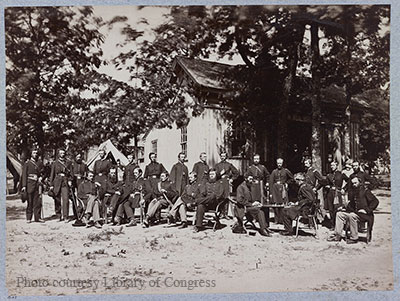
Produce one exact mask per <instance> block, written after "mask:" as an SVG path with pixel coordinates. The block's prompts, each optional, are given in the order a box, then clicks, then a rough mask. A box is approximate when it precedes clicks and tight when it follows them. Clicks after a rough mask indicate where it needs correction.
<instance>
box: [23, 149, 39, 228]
mask: <svg viewBox="0 0 400 301" xmlns="http://www.w3.org/2000/svg"><path fill="white" fill-rule="evenodd" d="M42 175H43V163H42V161H41V160H39V156H38V149H37V148H34V149H33V150H32V153H31V158H30V159H29V160H27V161H26V162H25V163H24V166H23V169H22V179H21V186H22V188H21V192H22V193H25V192H26V193H27V196H28V204H27V207H26V222H27V223H31V221H32V215H33V217H34V221H35V222H37V223H44V220H42V219H41V211H42V202H41V200H40V197H39V185H40V184H41V181H42Z"/></svg>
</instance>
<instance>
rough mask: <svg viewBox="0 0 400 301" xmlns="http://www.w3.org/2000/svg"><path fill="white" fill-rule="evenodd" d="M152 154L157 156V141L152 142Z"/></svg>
mask: <svg viewBox="0 0 400 301" xmlns="http://www.w3.org/2000/svg"><path fill="white" fill-rule="evenodd" d="M151 152H152V153H155V154H156V155H157V139H156V140H153V141H151Z"/></svg>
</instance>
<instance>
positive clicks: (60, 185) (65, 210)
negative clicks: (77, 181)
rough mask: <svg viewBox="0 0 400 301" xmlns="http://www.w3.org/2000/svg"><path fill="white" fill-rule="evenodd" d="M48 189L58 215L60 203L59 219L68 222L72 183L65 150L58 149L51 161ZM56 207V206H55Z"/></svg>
mask: <svg viewBox="0 0 400 301" xmlns="http://www.w3.org/2000/svg"><path fill="white" fill-rule="evenodd" d="M50 185H51V186H50V189H51V190H53V192H54V196H55V200H56V214H57V215H60V211H59V209H58V208H59V207H58V206H60V205H61V216H60V221H63V220H64V221H65V222H66V223H67V222H69V220H68V214H69V187H68V186H71V185H72V176H71V172H70V170H69V164H68V163H67V161H66V158H65V150H64V149H59V151H58V158H57V160H56V161H54V162H53V165H52V168H51V173H50ZM57 207H58V208H57Z"/></svg>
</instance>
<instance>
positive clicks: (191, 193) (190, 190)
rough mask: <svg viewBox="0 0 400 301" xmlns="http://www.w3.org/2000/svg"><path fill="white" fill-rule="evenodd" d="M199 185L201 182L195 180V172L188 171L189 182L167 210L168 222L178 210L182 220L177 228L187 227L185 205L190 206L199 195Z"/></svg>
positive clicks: (170, 221) (171, 220)
mask: <svg viewBox="0 0 400 301" xmlns="http://www.w3.org/2000/svg"><path fill="white" fill-rule="evenodd" d="M200 186H201V184H200V183H198V181H197V173H196V172H194V171H192V172H191V173H189V184H188V185H186V186H185V189H184V190H183V193H182V196H181V197H179V198H178V199H177V200H176V202H175V204H174V206H172V208H171V210H170V211H169V214H168V223H172V222H173V221H174V219H175V217H176V214H177V213H178V212H179V216H180V219H181V222H182V223H181V225H180V226H179V229H183V228H187V226H188V223H187V216H186V206H190V205H192V204H193V203H195V199H196V198H197V197H198V196H199V195H200Z"/></svg>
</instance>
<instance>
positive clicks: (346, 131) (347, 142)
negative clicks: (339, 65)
mask: <svg viewBox="0 0 400 301" xmlns="http://www.w3.org/2000/svg"><path fill="white" fill-rule="evenodd" d="M345 15H346V17H345V38H346V44H347V49H346V70H347V71H346V73H347V74H346V75H345V77H346V78H345V82H346V111H345V120H344V124H345V126H344V156H345V159H349V158H351V146H350V145H351V143H350V139H351V136H350V130H351V74H350V70H351V69H350V64H351V46H352V45H351V42H352V39H353V37H352V36H353V34H352V30H351V24H350V23H349V20H350V10H349V8H348V7H346V11H345ZM353 159H355V158H353Z"/></svg>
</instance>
